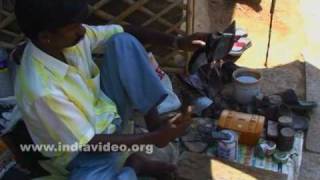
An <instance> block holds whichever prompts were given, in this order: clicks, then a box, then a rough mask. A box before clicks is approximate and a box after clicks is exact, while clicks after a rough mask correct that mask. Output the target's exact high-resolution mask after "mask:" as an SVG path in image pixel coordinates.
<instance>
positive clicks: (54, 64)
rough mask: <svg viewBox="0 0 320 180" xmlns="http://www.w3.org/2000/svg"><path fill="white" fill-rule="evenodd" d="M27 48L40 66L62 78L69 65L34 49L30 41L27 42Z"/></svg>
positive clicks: (36, 48)
mask: <svg viewBox="0 0 320 180" xmlns="http://www.w3.org/2000/svg"><path fill="white" fill-rule="evenodd" d="M29 46H30V48H31V52H33V55H34V56H35V59H36V60H38V61H39V62H40V63H41V64H43V65H44V66H46V67H47V68H48V69H50V70H51V71H54V72H55V73H58V74H59V75H61V76H62V77H64V76H65V75H66V74H67V72H68V69H69V65H68V64H66V63H64V62H62V61H60V60H58V59H56V58H55V57H53V56H50V55H49V54H47V53H45V52H43V51H42V50H41V49H39V48H38V47H36V46H35V45H34V44H33V43H32V42H31V41H30V42H29Z"/></svg>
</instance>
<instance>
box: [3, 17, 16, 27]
mask: <svg viewBox="0 0 320 180" xmlns="http://www.w3.org/2000/svg"><path fill="white" fill-rule="evenodd" d="M15 19H16V16H15V15H14V14H10V15H9V16H8V17H7V18H5V19H4V20H3V21H2V22H1V23H0V29H3V28H5V27H6V26H7V25H9V24H10V23H12V22H14V20H15Z"/></svg>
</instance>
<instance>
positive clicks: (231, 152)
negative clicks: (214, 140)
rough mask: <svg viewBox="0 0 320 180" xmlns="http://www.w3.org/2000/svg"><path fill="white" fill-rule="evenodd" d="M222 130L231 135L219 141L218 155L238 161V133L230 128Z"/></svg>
mask: <svg viewBox="0 0 320 180" xmlns="http://www.w3.org/2000/svg"><path fill="white" fill-rule="evenodd" d="M221 132H222V133H224V134H226V135H227V136H229V139H228V140H222V141H219V142H218V148H217V155H218V157H220V158H223V159H226V160H230V161H236V160H237V154H238V134H237V133H236V132H234V131H230V130H223V131H221Z"/></svg>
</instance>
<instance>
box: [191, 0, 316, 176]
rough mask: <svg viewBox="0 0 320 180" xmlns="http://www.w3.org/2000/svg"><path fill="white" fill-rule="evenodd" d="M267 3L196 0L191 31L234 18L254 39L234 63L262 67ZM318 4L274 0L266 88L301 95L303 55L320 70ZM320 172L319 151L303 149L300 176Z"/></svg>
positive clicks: (217, 26)
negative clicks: (251, 44) (288, 89)
mask: <svg viewBox="0 0 320 180" xmlns="http://www.w3.org/2000/svg"><path fill="white" fill-rule="evenodd" d="M243 1H245V0H243ZM248 1H250V0H248ZM251 1H255V0H251ZM270 4H271V0H262V2H261V4H260V6H257V5H255V4H250V3H249V4H248V3H246V4H236V5H235V4H232V3H231V4H230V3H229V4H227V3H226V1H223V0H197V1H196V17H195V31H200V32H214V31H217V30H222V29H223V28H224V27H225V26H226V25H227V24H228V23H226V22H230V21H231V20H232V19H233V18H234V19H235V20H236V21H237V24H238V26H240V27H242V28H245V29H246V30H247V31H248V32H249V37H250V39H251V40H252V41H253V46H252V47H251V48H250V49H249V50H248V51H247V52H246V53H245V54H244V55H243V56H242V57H241V58H240V59H239V60H238V62H237V63H238V64H239V65H242V66H247V67H252V68H265V67H264V63H265V56H266V47H267V41H268V31H269V21H270V13H269V11H270ZM319 7H320V1H319V0H278V1H277V5H276V12H275V14H274V24H273V25H274V26H273V33H272V41H271V48H270V58H269V63H268V65H269V67H272V68H271V69H264V72H265V74H266V77H267V79H268V81H269V82H268V83H269V84H270V83H271V84H273V85H272V86H268V85H265V86H264V87H265V88H263V89H265V91H266V92H273V91H276V90H278V89H279V88H280V89H283V88H290V87H291V88H294V89H296V90H297V92H298V94H299V95H300V97H303V96H304V95H305V74H304V65H303V63H299V61H300V62H303V61H304V60H306V61H308V63H311V64H312V65H314V66H315V67H317V68H318V69H319V70H320V60H319V59H320V51H319V50H318V48H319V47H320V35H318V34H319V30H318V24H319V22H320V11H319ZM210 22H211V23H210ZM297 61H298V62H297ZM275 66H277V67H276V68H274V67H275ZM268 83H266V84H268ZM319 172H320V155H319V154H315V153H311V152H308V151H305V152H304V154H303V162H302V168H301V173H300V178H299V179H301V180H306V179H307V180H320V176H319V175H320V174H319Z"/></svg>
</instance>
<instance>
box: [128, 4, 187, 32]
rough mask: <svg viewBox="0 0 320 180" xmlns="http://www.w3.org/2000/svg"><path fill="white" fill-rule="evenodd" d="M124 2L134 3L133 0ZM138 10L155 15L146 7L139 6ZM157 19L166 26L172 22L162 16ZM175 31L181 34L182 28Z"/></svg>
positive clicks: (169, 25)
mask: <svg viewBox="0 0 320 180" xmlns="http://www.w3.org/2000/svg"><path fill="white" fill-rule="evenodd" d="M124 1H125V2H127V3H129V4H131V5H132V4H133V3H134V1H132V0H124ZM138 10H139V11H141V12H143V13H145V14H147V15H149V16H155V13H154V12H152V11H151V10H149V9H148V8H145V7H143V6H142V7H141V8H139V9H138ZM157 21H158V22H159V23H161V24H163V25H165V26H168V27H171V26H172V25H173V24H172V23H170V22H169V21H168V20H166V19H164V18H161V17H160V18H159V19H157ZM176 32H177V33H179V34H183V33H184V32H183V31H182V30H180V29H179V30H176Z"/></svg>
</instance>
